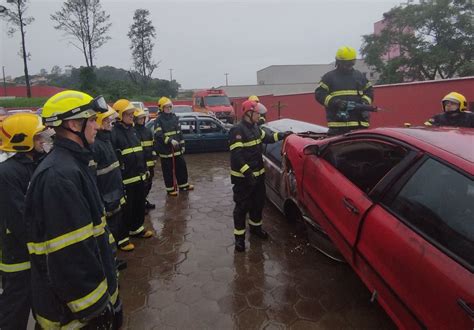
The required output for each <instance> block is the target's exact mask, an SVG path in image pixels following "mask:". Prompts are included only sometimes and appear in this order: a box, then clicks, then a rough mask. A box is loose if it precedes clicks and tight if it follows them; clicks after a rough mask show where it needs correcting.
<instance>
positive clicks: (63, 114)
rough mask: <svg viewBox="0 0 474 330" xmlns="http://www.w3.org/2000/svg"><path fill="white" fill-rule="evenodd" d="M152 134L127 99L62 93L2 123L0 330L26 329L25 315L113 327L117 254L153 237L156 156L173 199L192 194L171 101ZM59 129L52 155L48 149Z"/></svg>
mask: <svg viewBox="0 0 474 330" xmlns="http://www.w3.org/2000/svg"><path fill="white" fill-rule="evenodd" d="M158 105H159V107H160V111H161V114H160V116H159V118H158V119H156V120H155V124H154V131H153V132H152V131H151V130H150V129H148V128H147V127H145V118H146V114H145V112H144V111H143V110H139V109H136V108H135V107H134V106H133V104H132V103H131V102H130V101H128V100H125V99H121V100H118V101H117V102H115V103H114V105H113V106H112V107H110V106H108V105H107V103H106V102H105V100H104V99H103V98H102V97H97V98H92V97H91V96H89V95H87V94H85V93H82V92H78V91H64V92H61V93H58V94H56V95H54V96H53V97H51V98H50V99H49V100H48V101H47V102H46V103H45V105H44V107H43V109H42V112H41V117H40V116H38V115H36V114H32V113H18V114H14V115H11V116H8V117H7V118H6V119H5V120H4V121H3V123H2V126H1V128H0V138H1V140H2V144H1V145H0V150H2V151H3V153H2V156H3V161H2V162H1V163H0V219H1V221H0V250H1V255H0V271H1V273H2V282H3V283H2V287H3V293H2V295H1V296H0V328H1V329H26V325H27V322H28V317H29V313H30V308H32V310H33V314H34V318H35V320H36V322H37V325H38V326H39V327H41V328H44V329H59V328H63V327H66V328H88V329H118V328H120V326H121V323H122V305H121V301H120V296H119V291H118V270H120V269H123V268H124V267H125V265H124V263H123V262H121V261H119V260H118V259H117V258H116V250H117V248H118V249H120V250H123V251H132V250H133V249H134V245H133V243H131V242H130V237H135V238H145V239H146V238H150V237H153V235H154V234H153V232H152V231H151V230H148V229H146V228H145V226H144V217H145V212H146V211H145V210H146V209H151V208H154V205H153V204H152V203H150V202H148V201H147V199H146V198H147V197H146V196H147V195H148V193H149V191H150V189H151V184H152V178H153V173H154V167H155V158H156V156H159V158H160V160H161V168H162V172H163V178H164V181H165V186H166V191H167V194H168V195H169V196H178V192H179V191H189V190H193V189H194V187H193V185H191V184H189V183H188V173H187V168H186V163H185V161H184V158H183V156H182V155H183V153H184V140H183V137H182V134H181V131H180V127H179V123H178V119H177V117H176V115H174V114H173V113H171V108H172V103H171V101H170V100H169V99H168V98H165V97H164V98H161V99H160V100H159V102H158ZM46 127H52V128H53V129H54V131H55V138H54V147H53V148H52V150H51V151H50V152H49V153H48V154H47V155H46V154H45V152H44V149H45V148H44V143H45V140H46V135H47V133H48V132H49V131H48V130H46Z"/></svg>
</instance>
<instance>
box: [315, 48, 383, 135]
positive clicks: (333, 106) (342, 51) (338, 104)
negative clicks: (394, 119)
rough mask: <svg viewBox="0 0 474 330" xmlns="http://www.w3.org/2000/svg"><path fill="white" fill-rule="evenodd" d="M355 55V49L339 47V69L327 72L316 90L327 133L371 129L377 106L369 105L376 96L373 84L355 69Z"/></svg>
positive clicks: (336, 133) (337, 60)
mask: <svg viewBox="0 0 474 330" xmlns="http://www.w3.org/2000/svg"><path fill="white" fill-rule="evenodd" d="M356 55H357V54H356V50H355V49H354V48H352V47H348V46H343V47H340V48H339V49H338V50H337V53H336V69H335V70H332V71H330V72H327V73H326V74H325V75H324V76H323V77H322V78H321V81H320V83H319V85H318V87H317V88H316V90H315V97H316V100H317V101H318V102H319V103H320V104H321V105H323V106H324V107H325V108H326V119H327V122H328V128H329V130H328V135H339V134H345V133H347V132H349V131H351V130H356V129H363V128H368V127H369V118H370V114H369V112H370V111H375V110H376V109H377V108H376V107H370V105H371V104H372V101H373V99H374V96H373V88H372V84H371V83H370V82H369V81H368V80H367V78H366V77H365V76H364V75H363V74H362V73H361V72H360V71H358V70H355V69H354V64H355V60H356ZM362 105H365V107H362ZM360 108H365V109H360Z"/></svg>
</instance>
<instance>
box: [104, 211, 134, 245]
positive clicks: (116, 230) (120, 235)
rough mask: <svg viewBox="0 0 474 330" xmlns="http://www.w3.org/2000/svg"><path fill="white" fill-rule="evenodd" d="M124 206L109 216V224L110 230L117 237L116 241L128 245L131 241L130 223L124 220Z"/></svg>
mask: <svg viewBox="0 0 474 330" xmlns="http://www.w3.org/2000/svg"><path fill="white" fill-rule="evenodd" d="M124 207H125V205H124ZM124 220H125V219H124V218H123V208H122V209H121V210H120V211H118V212H116V213H114V214H112V215H111V216H108V217H107V224H108V225H109V229H110V232H111V233H112V236H113V237H114V239H115V242H117V244H118V245H119V246H120V245H127V244H128V242H129V237H128V231H129V228H128V225H127V224H126V223H125V222H124Z"/></svg>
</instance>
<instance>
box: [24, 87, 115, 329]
mask: <svg viewBox="0 0 474 330" xmlns="http://www.w3.org/2000/svg"><path fill="white" fill-rule="evenodd" d="M105 111H107V104H106V103H105V100H104V99H103V98H102V97H97V98H95V99H93V98H92V97H91V96H89V95H87V94H85V93H82V92H78V91H71V90H67V91H63V92H60V93H58V94H56V95H54V96H52V97H51V98H49V99H48V100H47V101H46V103H45V105H44V108H43V112H42V114H41V116H42V117H43V121H44V122H45V124H46V125H47V126H51V127H53V128H54V130H55V131H56V139H55V141H54V148H53V150H52V151H51V152H50V153H49V154H48V155H47V156H46V157H45V158H44V160H43V161H42V162H41V164H40V165H39V166H38V168H37V169H36V171H35V172H34V174H33V177H32V179H31V183H30V186H29V188H28V192H27V195H26V203H25V222H26V225H27V228H28V229H27V246H28V251H29V253H30V260H31V285H32V309H33V313H34V317H35V319H36V322H37V323H38V324H39V326H40V327H41V328H44V329H59V328H62V327H67V328H79V327H82V326H84V325H87V326H88V327H89V328H91V329H110V328H111V327H112V325H113V324H114V327H115V328H118V327H120V325H121V322H122V321H121V320H122V318H121V316H122V308H121V303H120V299H119V297H118V283H117V271H116V268H115V258H114V254H113V251H112V244H111V243H113V242H114V240H113V237H112V234H111V233H110V232H109V228H108V226H107V224H106V217H105V210H104V206H103V204H102V200H101V197H100V193H99V191H98V189H97V185H96V178H95V176H94V173H93V171H92V170H91V168H90V164H91V162H93V159H92V152H91V150H90V145H91V144H92V143H93V142H94V139H95V136H96V132H97V123H96V121H95V120H96V114H97V113H98V112H105Z"/></svg>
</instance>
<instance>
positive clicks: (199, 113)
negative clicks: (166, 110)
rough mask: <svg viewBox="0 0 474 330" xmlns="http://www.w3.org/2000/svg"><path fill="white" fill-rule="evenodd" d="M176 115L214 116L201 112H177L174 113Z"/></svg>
mask: <svg viewBox="0 0 474 330" xmlns="http://www.w3.org/2000/svg"><path fill="white" fill-rule="evenodd" d="M175 115H176V116H178V117H195V118H197V117H205V118H214V116H211V115H208V114H205V113H202V112H177V113H175Z"/></svg>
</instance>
